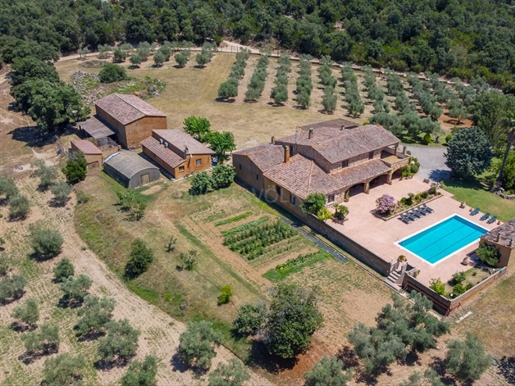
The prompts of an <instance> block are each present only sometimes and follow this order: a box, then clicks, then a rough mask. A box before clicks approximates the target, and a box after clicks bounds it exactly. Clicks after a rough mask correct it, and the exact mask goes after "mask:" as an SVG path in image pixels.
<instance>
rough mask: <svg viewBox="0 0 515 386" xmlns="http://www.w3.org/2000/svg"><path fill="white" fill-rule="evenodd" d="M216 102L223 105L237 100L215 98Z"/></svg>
mask: <svg viewBox="0 0 515 386" xmlns="http://www.w3.org/2000/svg"><path fill="white" fill-rule="evenodd" d="M215 101H216V102H222V103H234V102H236V100H235V99H234V98H221V97H219V98H215Z"/></svg>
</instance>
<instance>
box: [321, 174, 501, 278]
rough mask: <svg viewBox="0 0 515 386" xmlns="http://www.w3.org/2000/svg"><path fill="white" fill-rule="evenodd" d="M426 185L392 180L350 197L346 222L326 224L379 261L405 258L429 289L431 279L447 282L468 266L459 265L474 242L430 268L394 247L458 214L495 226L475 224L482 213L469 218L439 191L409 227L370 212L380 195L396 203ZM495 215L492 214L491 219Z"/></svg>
mask: <svg viewBox="0 0 515 386" xmlns="http://www.w3.org/2000/svg"><path fill="white" fill-rule="evenodd" d="M429 187H430V185H429V184H427V183H425V182H423V181H422V180H421V179H419V178H417V177H414V178H412V179H408V180H402V181H400V180H394V181H393V183H392V185H388V184H384V185H380V186H377V187H374V188H372V189H370V193H369V194H365V193H360V194H357V195H355V196H352V197H351V198H350V200H349V202H347V203H344V204H345V205H346V206H347V207H348V208H349V218H348V220H347V221H345V222H344V224H338V223H335V222H333V221H331V220H328V221H327V224H328V225H330V226H331V227H333V228H334V229H336V230H337V231H338V232H340V233H343V234H344V235H345V236H347V237H349V238H350V239H352V240H354V241H356V242H357V243H359V244H360V245H362V246H363V247H365V248H366V249H368V250H369V251H371V252H373V253H375V254H376V255H377V256H379V257H381V258H382V259H383V260H385V261H388V262H392V263H395V262H396V261H397V257H398V256H399V255H405V256H406V257H407V259H408V263H409V264H410V265H411V266H414V267H416V268H417V269H419V270H420V274H419V275H418V277H417V279H418V280H419V281H420V282H422V283H423V284H426V285H429V281H430V280H431V279H432V278H440V279H441V280H442V281H444V282H445V281H447V280H449V279H451V277H452V275H453V274H454V273H456V272H459V271H465V270H468V269H469V268H470V266H464V265H462V264H461V262H462V261H463V259H464V258H465V257H466V255H467V254H468V253H470V252H472V251H474V250H475V249H476V248H477V246H478V245H479V243H478V242H474V243H473V244H472V245H470V246H468V247H466V248H464V249H462V250H460V251H459V252H457V253H455V254H453V255H452V256H450V257H447V258H444V259H443V260H441V261H440V262H438V263H436V264H434V265H431V264H429V263H428V262H426V261H425V260H423V259H421V258H419V257H418V256H416V255H414V254H412V253H410V252H408V251H407V250H405V249H403V248H401V247H399V246H398V245H396V244H395V243H396V242H398V241H400V240H402V239H405V238H406V237H409V236H411V235H413V234H414V233H417V232H419V231H421V230H423V229H426V228H429V227H431V226H432V225H434V224H435V223H437V222H440V221H442V220H443V219H445V218H447V217H450V216H452V215H454V214H458V215H460V216H462V217H464V218H465V219H467V220H469V221H470V222H473V223H475V224H477V225H479V226H481V227H483V228H486V229H487V230H491V229H493V228H495V227H497V226H498V225H497V222H495V223H493V224H487V223H486V221H479V218H480V217H481V216H482V215H483V213H481V212H480V213H478V214H477V215H475V216H471V215H470V209H471V208H470V207H465V208H460V202H458V201H456V200H454V199H453V198H452V195H451V194H450V193H448V192H446V191H444V190H443V189H440V192H441V193H442V195H441V196H440V197H439V198H436V199H434V200H433V201H431V202H429V203H428V204H427V205H428V206H429V207H431V208H432V209H433V210H434V212H433V213H430V214H428V215H426V216H422V217H421V218H419V219H417V220H415V221H413V222H411V223H409V224H404V223H403V222H402V221H400V220H399V218H398V216H397V217H394V218H392V219H390V220H388V221H384V220H382V219H380V218H377V217H375V216H374V215H373V214H372V213H371V212H372V210H374V209H375V208H376V200H377V199H378V198H379V197H381V196H382V195H383V194H390V195H391V196H393V197H394V198H395V199H396V200H399V199H400V198H402V197H405V196H407V195H408V193H418V192H421V191H424V190H427V189H429ZM495 214H496V213H492V215H495Z"/></svg>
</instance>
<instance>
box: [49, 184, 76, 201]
mask: <svg viewBox="0 0 515 386" xmlns="http://www.w3.org/2000/svg"><path fill="white" fill-rule="evenodd" d="M50 191H51V192H52V194H53V195H54V202H55V203H56V204H57V205H59V206H63V205H64V204H66V201H68V198H69V197H70V193H71V191H72V187H71V186H70V185H69V184H67V183H66V182H60V183H58V184H57V185H52V186H51V187H50Z"/></svg>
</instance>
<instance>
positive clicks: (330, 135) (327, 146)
mask: <svg viewBox="0 0 515 386" xmlns="http://www.w3.org/2000/svg"><path fill="white" fill-rule="evenodd" d="M399 143H400V140H399V139H398V138H397V137H395V136H394V135H393V134H391V133H390V132H389V131H387V130H386V129H384V128H383V127H381V126H376V125H366V126H358V125H356V124H353V123H352V122H348V121H345V120H340V119H337V120H332V121H328V122H320V123H316V124H312V125H306V126H303V127H300V128H297V132H296V133H295V134H294V135H291V136H288V137H284V138H280V139H277V140H276V139H275V138H273V137H272V141H271V143H270V144H267V145H260V146H256V147H254V148H251V149H246V150H242V151H238V152H235V153H234V154H233V165H234V167H235V170H236V176H237V178H238V179H239V180H240V181H243V182H244V183H246V184H248V185H250V186H251V187H252V188H254V189H255V190H258V191H260V192H261V193H263V194H265V196H266V197H267V198H268V199H271V200H274V201H275V202H277V203H278V204H280V205H281V206H283V207H285V208H286V209H288V210H291V211H294V212H299V211H300V208H299V205H300V203H301V202H302V201H303V200H305V199H306V197H307V196H308V195H309V194H311V193H323V194H325V195H326V197H327V202H328V203H333V202H341V201H342V200H343V199H344V197H345V196H346V195H349V196H351V195H353V194H356V193H359V192H365V193H368V191H369V189H370V187H371V186H374V185H376V184H378V183H385V182H386V183H391V181H392V178H393V176H394V173H396V172H397V171H398V170H400V169H401V168H402V167H403V166H406V165H407V164H408V163H409V156H407V155H406V154H405V153H403V152H399V151H398V150H399ZM404 150H405V148H404Z"/></svg>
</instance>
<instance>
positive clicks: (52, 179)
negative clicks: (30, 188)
mask: <svg viewBox="0 0 515 386" xmlns="http://www.w3.org/2000/svg"><path fill="white" fill-rule="evenodd" d="M34 164H35V166H37V168H38V170H37V171H36V175H37V176H38V177H39V188H40V189H41V190H46V189H48V188H49V187H50V186H51V185H54V184H55V183H56V182H57V179H58V178H59V173H58V172H57V169H56V168H55V167H54V166H47V165H46V164H45V161H43V160H37V161H36V162H34Z"/></svg>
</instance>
